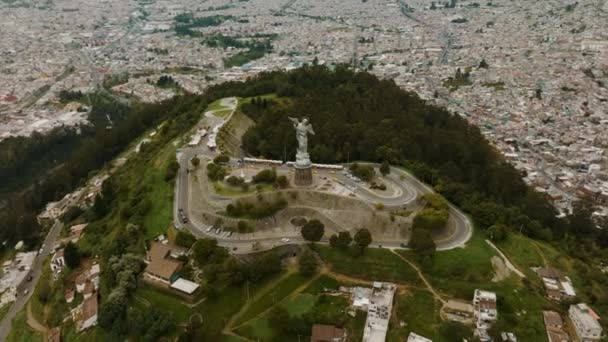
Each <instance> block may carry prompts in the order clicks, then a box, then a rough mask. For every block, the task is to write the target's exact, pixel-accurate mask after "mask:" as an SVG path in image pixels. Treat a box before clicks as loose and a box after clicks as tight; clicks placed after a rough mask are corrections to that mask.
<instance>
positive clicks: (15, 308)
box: [0, 220, 63, 341]
mask: <svg viewBox="0 0 608 342" xmlns="http://www.w3.org/2000/svg"><path fill="white" fill-rule="evenodd" d="M62 228H63V223H62V222H61V221H59V220H57V221H55V224H54V225H53V226H52V227H51V229H50V230H49V233H48V234H47V236H46V238H45V239H44V245H43V247H42V253H40V254H38V256H36V259H35V260H34V264H33V265H32V270H31V271H30V275H31V276H32V280H31V281H27V277H26V279H25V280H24V281H23V283H22V284H21V285H20V286H19V287H17V300H15V302H13V304H12V305H11V308H10V309H9V310H8V312H7V313H6V316H4V318H3V319H2V324H1V325H0V341H6V338H7V337H8V333H9V331H10V330H11V323H12V321H13V318H15V316H16V315H17V313H19V312H20V311H21V310H23V308H24V307H25V304H26V303H27V301H28V300H29V299H30V297H31V296H32V293H33V292H34V288H35V287H36V284H37V283H38V280H39V279H40V274H41V273H42V266H43V264H44V260H46V258H47V257H48V256H49V255H50V254H51V253H52V252H53V249H54V246H55V240H57V237H58V236H59V233H61V229H62ZM26 290H27V291H28V293H27V294H24V293H25V291H26Z"/></svg>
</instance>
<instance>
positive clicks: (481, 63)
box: [479, 58, 489, 69]
mask: <svg viewBox="0 0 608 342" xmlns="http://www.w3.org/2000/svg"><path fill="white" fill-rule="evenodd" d="M488 67H489V65H488V62H486V59H485V58H484V59H482V60H481V62H479V68H480V69H487V68H488Z"/></svg>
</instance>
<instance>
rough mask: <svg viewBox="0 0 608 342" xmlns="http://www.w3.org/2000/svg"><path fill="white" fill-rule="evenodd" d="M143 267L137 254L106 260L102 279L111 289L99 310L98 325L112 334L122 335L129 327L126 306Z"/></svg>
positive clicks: (127, 331)
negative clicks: (105, 268)
mask: <svg viewBox="0 0 608 342" xmlns="http://www.w3.org/2000/svg"><path fill="white" fill-rule="evenodd" d="M143 269H144V262H143V260H142V259H141V257H140V256H137V255H133V254H125V255H122V256H121V257H118V256H113V257H111V258H110V259H109V260H108V265H107V271H106V272H104V280H105V281H106V282H107V285H108V286H109V287H110V288H112V290H111V292H110V293H109V294H108V296H107V298H106V300H105V301H104V303H103V304H102V305H101V308H100V310H99V326H100V327H102V328H104V329H105V330H106V331H108V332H110V333H111V334H112V335H113V336H124V335H126V334H128V333H129V330H130V329H131V327H130V324H129V322H128V321H127V319H126V318H127V307H128V303H129V298H130V296H131V294H132V292H133V291H134V290H135V288H136V287H137V277H138V276H139V274H140V273H141V272H142V271H143Z"/></svg>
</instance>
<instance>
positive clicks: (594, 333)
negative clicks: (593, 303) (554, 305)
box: [568, 303, 602, 342]
mask: <svg viewBox="0 0 608 342" xmlns="http://www.w3.org/2000/svg"><path fill="white" fill-rule="evenodd" d="M568 316H570V320H571V321H572V324H573V325H574V330H575V331H576V335H577V337H578V339H579V340H580V341H581V342H593V341H599V340H600V339H601V337H602V327H601V326H600V323H599V322H598V321H599V318H600V317H599V316H598V315H597V314H596V313H595V312H594V311H593V310H591V308H589V306H587V304H584V303H579V304H576V305H570V309H569V310H568Z"/></svg>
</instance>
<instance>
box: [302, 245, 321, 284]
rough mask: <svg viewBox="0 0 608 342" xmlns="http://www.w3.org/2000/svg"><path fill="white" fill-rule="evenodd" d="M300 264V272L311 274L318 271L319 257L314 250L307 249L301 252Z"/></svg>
mask: <svg viewBox="0 0 608 342" xmlns="http://www.w3.org/2000/svg"><path fill="white" fill-rule="evenodd" d="M298 265H299V266H300V273H301V274H302V275H304V276H307V277H308V276H311V275H313V274H315V273H316V272H317V266H318V262H317V257H316V256H315V254H314V253H313V252H311V251H310V250H308V249H306V250H304V251H303V252H302V254H300V258H299V259H298Z"/></svg>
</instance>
